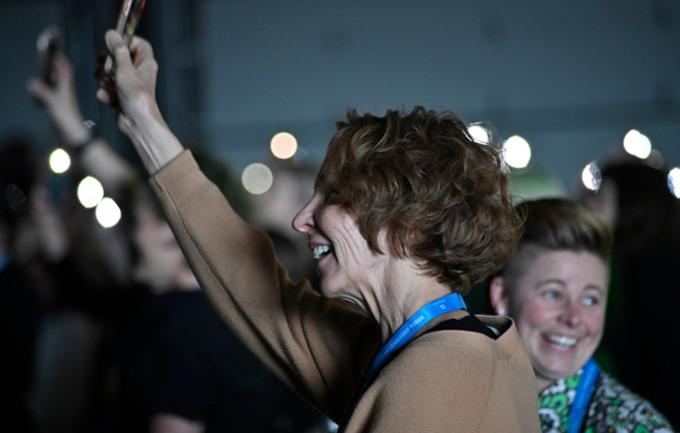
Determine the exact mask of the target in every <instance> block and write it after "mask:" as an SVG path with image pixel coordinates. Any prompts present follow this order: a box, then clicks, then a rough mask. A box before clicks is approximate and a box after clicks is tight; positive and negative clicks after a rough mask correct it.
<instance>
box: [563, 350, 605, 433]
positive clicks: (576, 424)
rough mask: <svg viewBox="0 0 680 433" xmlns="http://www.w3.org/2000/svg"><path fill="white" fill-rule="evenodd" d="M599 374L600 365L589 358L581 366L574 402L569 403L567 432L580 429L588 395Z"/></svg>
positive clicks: (593, 388)
mask: <svg viewBox="0 0 680 433" xmlns="http://www.w3.org/2000/svg"><path fill="white" fill-rule="evenodd" d="M599 375H600V367H598V366H597V363H596V362H595V361H594V360H593V359H592V358H591V359H589V360H588V362H587V363H586V365H585V366H584V367H583V373H581V379H579V381H578V388H576V396H575V397H574V402H573V403H572V404H571V411H569V428H568V429H567V433H578V432H579V431H580V430H581V425H582V424H583V419H584V418H585V415H586V410H587V409H588V403H589V402H590V396H591V395H592V394H593V391H594V390H595V384H596V383H597V378H598V376H599Z"/></svg>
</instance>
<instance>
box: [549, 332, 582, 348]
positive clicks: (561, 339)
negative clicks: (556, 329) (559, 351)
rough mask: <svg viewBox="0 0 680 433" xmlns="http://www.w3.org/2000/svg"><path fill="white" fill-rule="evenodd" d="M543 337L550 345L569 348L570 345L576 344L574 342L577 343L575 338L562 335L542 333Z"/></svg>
mask: <svg viewBox="0 0 680 433" xmlns="http://www.w3.org/2000/svg"><path fill="white" fill-rule="evenodd" d="M543 337H544V338H545V339H546V340H547V341H548V342H549V343H551V344H552V345H554V346H557V347H559V348H563V349H571V348H572V347H574V346H576V343H578V339H577V338H572V337H567V336H564V335H556V334H544V336H543Z"/></svg>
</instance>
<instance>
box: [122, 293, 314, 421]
mask: <svg viewBox="0 0 680 433" xmlns="http://www.w3.org/2000/svg"><path fill="white" fill-rule="evenodd" d="M118 352H119V359H120V367H121V374H122V390H121V395H120V399H121V405H120V413H119V414H118V415H119V416H118V418H119V421H120V423H119V427H118V429H117V430H118V431H126V432H134V431H146V428H147V426H148V422H149V419H150V417H151V415H152V414H159V413H169V414H174V415H177V416H180V417H183V418H186V419H189V420H192V421H199V422H202V423H203V424H204V425H205V426H206V430H205V431H206V432H207V433H210V432H241V431H243V432H246V431H247V432H286V431H302V430H305V429H306V427H308V426H309V425H311V424H312V423H313V422H314V421H316V419H317V417H316V415H315V414H314V413H312V412H311V411H306V412H304V413H301V412H300V409H299V408H300V407H301V406H302V404H301V403H300V402H299V399H298V398H297V397H296V396H294V395H292V394H291V393H290V392H289V391H288V390H287V389H285V388H284V386H283V385H282V384H279V383H278V381H276V379H275V378H274V377H273V376H272V375H271V374H270V373H268V372H267V371H266V370H265V369H264V367H263V366H262V365H261V364H260V362H259V361H258V360H257V359H256V358H255V357H254V355H252V354H251V353H249V352H248V351H247V349H246V348H245V347H243V345H242V344H241V343H240V342H239V341H238V340H237V339H236V338H235V337H234V336H233V335H232V333H231V332H230V331H229V330H228V328H227V327H226V325H225V324H224V323H223V322H222V321H221V320H220V318H219V316H218V315H217V313H216V312H215V311H214V310H213V308H212V307H211V305H210V304H209V303H208V301H207V299H206V298H205V296H204V294H203V292H201V291H198V290H197V291H192V292H186V291H183V292H170V293H168V294H164V295H160V296H151V295H150V296H148V297H147V298H146V299H144V300H143V301H141V302H140V303H139V305H138V306H137V307H136V308H135V309H134V312H133V313H132V314H131V317H130V318H129V320H128V321H127V323H126V325H125V330H124V332H123V334H122V336H121V339H120V341H119V346H118Z"/></svg>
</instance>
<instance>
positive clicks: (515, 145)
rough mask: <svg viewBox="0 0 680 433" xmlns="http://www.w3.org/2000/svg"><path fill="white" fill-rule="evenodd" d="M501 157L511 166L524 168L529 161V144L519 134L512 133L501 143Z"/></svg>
mask: <svg viewBox="0 0 680 433" xmlns="http://www.w3.org/2000/svg"><path fill="white" fill-rule="evenodd" d="M503 159H504V160H505V163H506V164H508V165H509V166H510V167H512V168H517V169H522V168H526V167H527V166H528V165H529V162H530V161H531V146H529V143H528V142H527V141H526V140H525V139H524V138H522V137H520V136H519V135H513V136H512V137H510V138H508V139H507V140H505V142H504V143H503Z"/></svg>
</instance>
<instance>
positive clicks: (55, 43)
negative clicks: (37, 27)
mask: <svg viewBox="0 0 680 433" xmlns="http://www.w3.org/2000/svg"><path fill="white" fill-rule="evenodd" d="M61 45H62V43H61V31H59V28H58V27H56V26H49V27H47V28H46V29H45V30H43V31H42V32H40V34H39V35H38V39H37V40H36V49H37V51H38V74H39V76H40V78H41V79H42V80H43V81H44V82H45V83H47V84H48V85H49V86H50V87H54V85H55V82H54V61H55V59H56V58H57V56H58V55H59V53H60V52H61Z"/></svg>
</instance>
